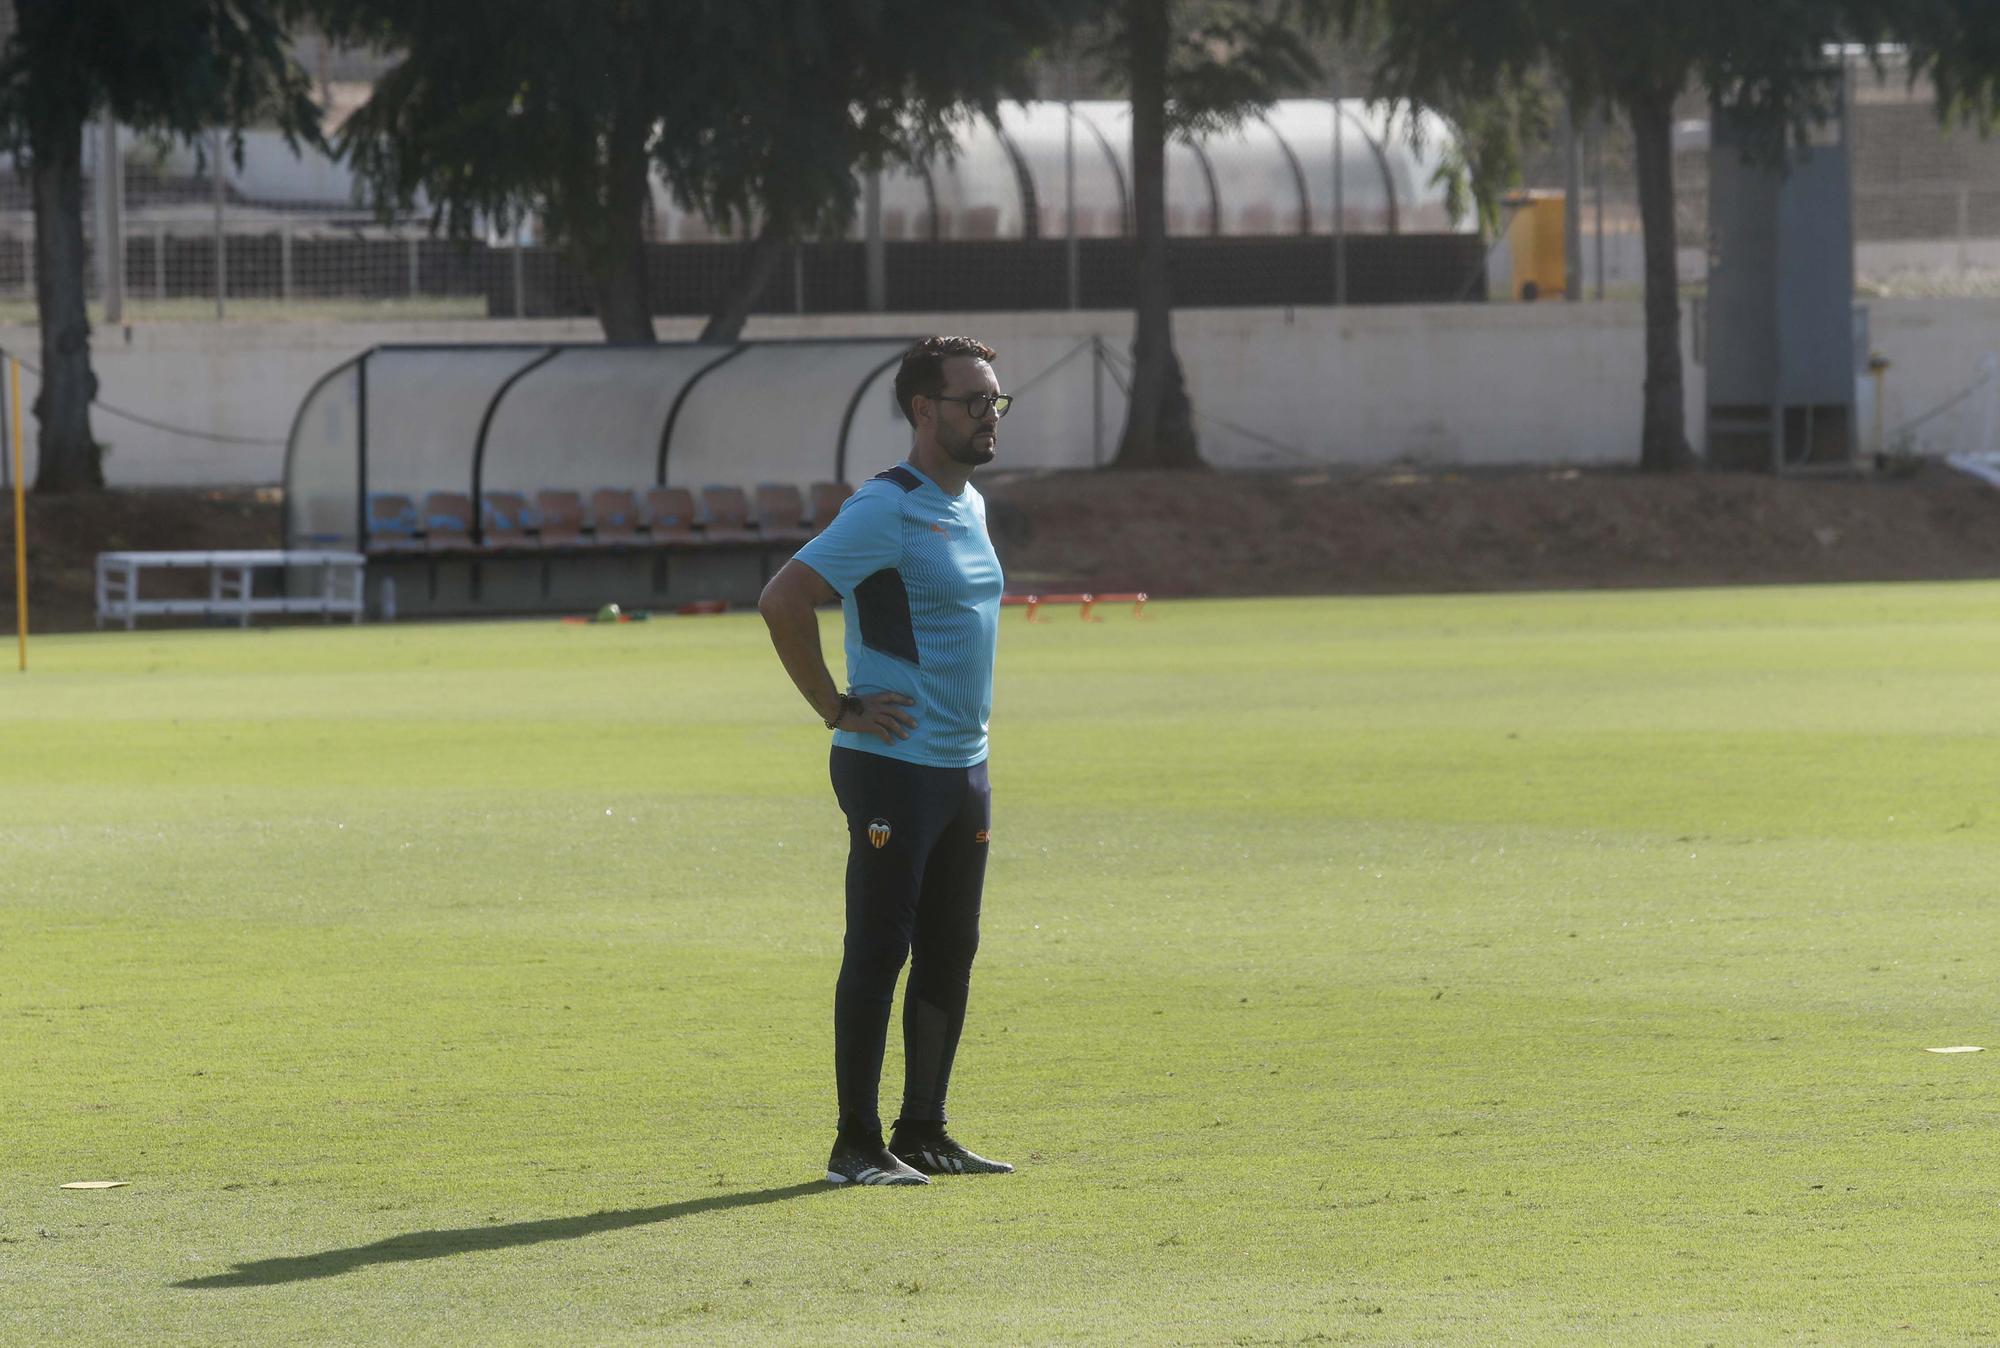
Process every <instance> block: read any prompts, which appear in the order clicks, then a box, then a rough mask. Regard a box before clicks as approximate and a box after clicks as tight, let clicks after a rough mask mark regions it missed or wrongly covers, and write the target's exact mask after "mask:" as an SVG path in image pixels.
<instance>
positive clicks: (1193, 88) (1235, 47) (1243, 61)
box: [1080, 0, 1327, 139]
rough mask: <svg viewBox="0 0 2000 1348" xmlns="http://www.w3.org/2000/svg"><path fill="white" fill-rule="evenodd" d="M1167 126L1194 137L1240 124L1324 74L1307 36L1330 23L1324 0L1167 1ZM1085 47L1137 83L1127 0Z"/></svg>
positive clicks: (1119, 79)
mask: <svg viewBox="0 0 2000 1348" xmlns="http://www.w3.org/2000/svg"><path fill="white" fill-rule="evenodd" d="M1166 6H1167V17H1168V24H1169V37H1168V44H1167V67H1166V96H1167V102H1166V114H1167V120H1166V125H1167V129H1168V131H1169V133H1170V134H1173V135H1177V136H1180V137H1182V138H1184V139H1192V138H1194V137H1196V136H1198V135H1202V134H1205V133H1208V132H1211V131H1216V130H1222V129H1226V128H1229V127H1233V126H1236V125H1238V124H1240V123H1241V122H1242V121H1243V119H1244V118H1246V117H1249V116H1252V115H1254V114H1255V113H1256V112H1257V111H1258V110H1260V109H1262V108H1264V107H1268V106H1269V105H1270V104H1271V102H1272V101H1273V100H1274V99H1277V98H1279V97H1281V96H1282V95H1284V94H1285V93H1287V92H1288V91H1291V90H1295V89H1298V88H1300V87H1309V86H1312V85H1314V84H1316V83H1318V82H1319V81H1320V79H1321V78H1322V72H1321V70H1320V65H1319V61H1318V59H1317V58H1316V57H1315V56H1314V55H1313V51H1312V46H1311V43H1310V41H1309V39H1310V37H1311V36H1312V34H1314V33H1315V32H1318V31H1319V30H1321V29H1322V28H1323V27H1324V26H1325V23H1326V9H1327V7H1326V5H1325V4H1323V3H1319V2H1318V0H1166ZM1103 11H1104V12H1103V13H1102V15H1101V17H1100V18H1099V20H1098V22H1096V23H1095V24H1093V25H1091V26H1090V27H1089V28H1087V29H1086V30H1084V32H1083V34H1082V36H1081V41H1080V47H1081V50H1082V53H1083V55H1084V56H1085V58H1086V59H1088V60H1091V61H1093V62H1095V63H1096V64H1097V65H1098V66H1099V68H1100V69H1101V70H1102V71H1103V73H1104V75H1105V77H1106V79H1107V81H1108V82H1109V83H1110V84H1111V85H1112V86H1113V87H1116V88H1120V89H1123V90H1125V91H1126V92H1127V93H1128V94H1129V93H1130V91H1131V87H1132V71H1131V51H1132V22H1133V16H1132V14H1131V12H1130V7H1129V6H1128V5H1125V4H1110V5H1106V6H1103Z"/></svg>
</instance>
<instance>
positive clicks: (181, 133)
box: [0, 0, 320, 154]
mask: <svg viewBox="0 0 2000 1348" xmlns="http://www.w3.org/2000/svg"><path fill="white" fill-rule="evenodd" d="M13 4H14V12H15V29H14V32H13V33H12V34H11V35H10V36H9V37H8V40H7V45H6V49H5V52H4V54H0V141H4V143H5V144H7V145H9V146H10V147H12V148H15V149H24V148H26V149H32V144H33V142H34V141H35V140H36V139H37V138H39V137H42V136H49V135H59V134H62V129H63V128H68V127H76V126H81V125H82V124H83V123H84V122H86V121H88V120H89V119H90V118H91V117H92V116H94V115H95V114H96V113H97V112H98V111H100V110H101V109H104V108H109V109H110V110H111V112H112V113H113V114H114V115H116V117H117V118H118V120H119V121H120V122H121V123H123V124H125V125H127V126H131V127H136V128H139V129H141V130H144V131H151V132H156V133H161V134H165V135H168V136H173V137H179V138H181V139H184V140H189V141H194V142H196V143H197V144H199V143H200V138H201V137H203V136H205V135H206V133H208V132H209V131H212V130H214V129H215V128H216V127H218V126H226V127H230V128H237V129H240V128H241V127H242V125H243V124H244V123H246V122H248V121H251V120H254V119H258V118H270V119H271V120H273V121H274V122H275V123H276V124H277V125H278V126H279V127H280V128H281V129H282V130H283V131H284V132H285V133H286V136H287V137H288V138H289V139H292V140H294V142H295V143H296V142H297V141H299V140H304V141H306V142H310V143H313V144H317V143H319V139H320V136H319V110H318V108H317V107H316V106H315V105H314V104H313V101H312V97H311V82H310V80H309V78H308V77H307V75H306V72H305V71H304V70H302V69H301V68H300V67H299V65H298V63H297V62H295V61H293V60H292V59H291V58H290V56H289V54H288V53H287V50H286V46H285V31H284V28H283V25H282V24H281V22H280V20H279V18H278V16H277V14H276V12H275V6H274V5H273V4H271V3H269V2H268V0H147V2H146V3H145V4H132V3H130V0H13ZM237 152H238V153H239V154H240V153H241V142H240V138H239V140H238V143H237Z"/></svg>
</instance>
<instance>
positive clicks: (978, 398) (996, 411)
mask: <svg viewBox="0 0 2000 1348" xmlns="http://www.w3.org/2000/svg"><path fill="white" fill-rule="evenodd" d="M931 401H932V402H940V403H964V404H965V412H966V415H967V416H969V417H971V418H972V419H973V420H974V421H984V420H985V419H986V413H987V410H988V409H989V408H990V409H992V412H993V415H994V416H996V417H1004V416H1006V415H1007V409H1008V408H1010V407H1012V406H1013V405H1014V395H1013V394H1011V393H973V394H968V395H967V396H965V397H963V398H947V397H945V396H944V395H943V394H942V393H938V394H933V395H932V396H931Z"/></svg>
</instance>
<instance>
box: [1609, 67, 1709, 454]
mask: <svg viewBox="0 0 2000 1348" xmlns="http://www.w3.org/2000/svg"><path fill="white" fill-rule="evenodd" d="M1624 103H1625V113H1626V115H1627V116H1628V117H1630V118H1631V121H1632V138H1633V142H1634V149H1635V151H1636V154H1635V158H1636V161H1637V166H1638V176H1639V225H1640V230H1641V235H1642V239H1643V242H1644V245H1645V254H1646V409H1645V417H1644V420H1643V422H1642V423H1641V428H1640V432H1639V469H1640V471H1641V472H1647V473H1671V472H1677V471H1679V470H1681V469H1684V468H1689V467H1692V466H1693V464H1694V453H1693V451H1692V450H1690V449H1689V448H1688V439H1687V410H1686V405H1685V401H1684V398H1683V392H1682V386H1681V296H1680V268H1679V265H1678V263H1677V262H1676V260H1675V239H1674V148H1673V113H1674V100H1673V95H1672V93H1671V92H1668V91H1664V90H1658V89H1649V90H1644V91H1639V92H1634V93H1632V94H1629V95H1628V96H1627V97H1626V98H1625V100H1624Z"/></svg>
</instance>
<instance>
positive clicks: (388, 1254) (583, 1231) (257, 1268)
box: [174, 1180, 833, 1289]
mask: <svg viewBox="0 0 2000 1348" xmlns="http://www.w3.org/2000/svg"><path fill="white" fill-rule="evenodd" d="M832 1188H833V1186H832V1185H829V1184H827V1183H826V1182H825V1181H824V1180H814V1181H811V1182H808V1183H804V1184H788V1185H786V1186H785V1187H784V1188H782V1189H753V1190H750V1191H749V1192H746V1193H735V1194H717V1195H716V1196H715V1197H713V1198H690V1199H686V1200H684V1201H682V1202H679V1203H662V1204H660V1205H658V1206H657V1207H650V1208H625V1209H623V1210H622V1211H618V1212H593V1213H591V1214H590V1215H589V1216H588V1217H550V1218H546V1219H544V1220H542V1221H538V1222H509V1223H506V1224H504V1225H500V1226H465V1227H459V1228H457V1229H455V1230H449V1231H411V1232H408V1233H406V1234H404V1235H400V1236H390V1237H389V1238H388V1239H387V1240H378V1241H376V1242H375V1243H374V1244H373V1245H354V1246H350V1247H349V1248H347V1249H344V1250H322V1251H321V1252H320V1253H318V1254H299V1255H291V1256H288V1257H286V1258H282V1259H259V1260H256V1261H254V1262H252V1263H248V1264H237V1265H236V1266H235V1267H233V1268H231V1269H230V1270H229V1272H227V1273H212V1274H210V1275H209V1276H207V1277H205V1278H188V1279H185V1280H183V1281H181V1282H177V1283H175V1284H174V1286H175V1287H191V1288H204V1289H205V1288H221V1287H269V1286H271V1285H273V1284H276V1283H287V1282H305V1281H307V1280H308V1279H311V1278H331V1277H335V1276H337V1275H339V1274H342V1273H351V1272H353V1271H354V1270H355V1269H357V1268H365V1267H367V1266H368V1265H370V1264H400V1263H406V1262H408V1261H409V1260H412V1259H440V1258H443V1257H444V1256H445V1255H451V1254H471V1253H473V1252H475V1251H479V1250H509V1249H513V1248H514V1247H515V1246H518V1245H539V1244H541V1243H542V1242H544V1241H549V1240H575V1239H577V1238H579V1237H581V1236H595V1235H600V1234H602V1233H603V1232H606V1231H623V1230H626V1229H627V1228H630V1227H634V1226H651V1225H653V1224H654V1223H655V1222H670V1221H673V1220H675V1219H676V1218H679V1217H692V1216H693V1215H694V1214H696V1213H698V1212H714V1211H717V1210H719V1209H723V1208H753V1207H756V1206H757V1205H759V1204H760V1203H782V1202H783V1201H784V1200H786V1199H788V1198H800V1197H803V1196H804V1195H806V1194H815V1193H826V1192H829V1191H830V1190H832Z"/></svg>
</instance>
